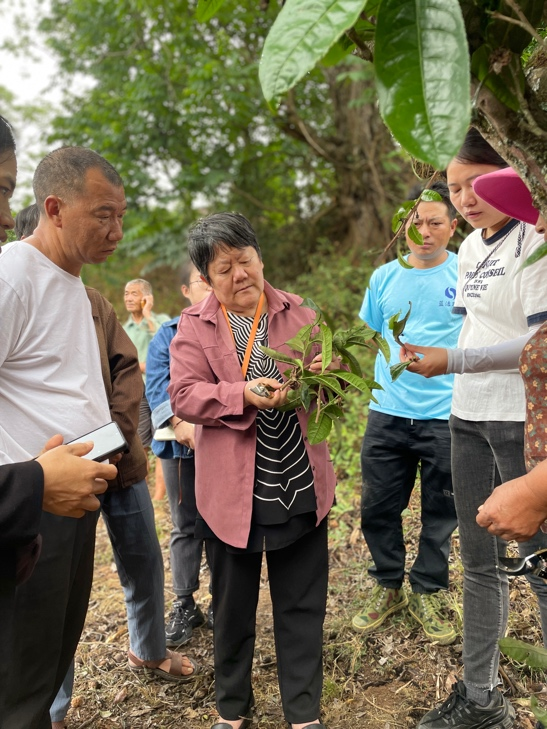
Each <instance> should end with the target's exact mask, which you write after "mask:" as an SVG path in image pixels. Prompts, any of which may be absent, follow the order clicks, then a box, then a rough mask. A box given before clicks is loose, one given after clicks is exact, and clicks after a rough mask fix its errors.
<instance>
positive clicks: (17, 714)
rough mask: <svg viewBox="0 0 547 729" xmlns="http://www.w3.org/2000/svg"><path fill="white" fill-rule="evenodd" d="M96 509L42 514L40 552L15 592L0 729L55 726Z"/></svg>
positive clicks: (86, 581) (87, 577)
mask: <svg viewBox="0 0 547 729" xmlns="http://www.w3.org/2000/svg"><path fill="white" fill-rule="evenodd" d="M97 514H98V512H93V513H91V512H87V513H86V514H85V516H83V517H82V518H81V519H71V518H70V517H62V516H54V515H53V514H48V513H46V512H43V514H42V520H41V524H40V534H41V535H42V540H43V541H42V553H41V555H40V559H39V560H38V563H37V565H36V567H35V569H34V572H33V574H32V576H31V577H30V579H29V580H28V581H27V582H25V583H24V584H23V585H20V586H19V587H18V588H17V590H16V593H15V600H14V611H13V622H12V635H11V648H12V650H11V655H10V656H9V663H8V670H9V678H8V681H7V685H6V692H5V707H4V711H3V715H2V717H1V720H0V727H1V729H51V720H50V718H49V707H50V706H51V704H52V703H53V700H54V698H55V696H56V694H57V691H58V689H59V687H60V685H61V683H62V681H63V679H64V677H65V675H66V672H67V670H68V668H69V666H70V663H71V661H72V659H73V657H74V653H75V652H76V648H77V645H78V641H79V640H80V635H81V633H82V629H83V626H84V622H85V616H86V613H87V606H88V602H89V593H90V590H91V583H92V579H93V557H94V551H95V529H96V525H97Z"/></svg>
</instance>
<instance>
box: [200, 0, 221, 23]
mask: <svg viewBox="0 0 547 729" xmlns="http://www.w3.org/2000/svg"><path fill="white" fill-rule="evenodd" d="M223 3H224V0H198V6H197V8H196V18H197V19H198V20H199V22H200V23H206V22H207V21H208V20H211V18H212V17H213V16H214V15H216V14H217V12H218V10H219V8H220V6H221V5H222V4H223Z"/></svg>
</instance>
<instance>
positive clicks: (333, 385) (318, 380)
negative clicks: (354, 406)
mask: <svg viewBox="0 0 547 729" xmlns="http://www.w3.org/2000/svg"><path fill="white" fill-rule="evenodd" d="M334 373H335V371H334V370H333V371H331V372H325V374H324V375H314V374H311V373H310V374H309V375H308V374H307V373H306V374H305V376H304V382H305V383H306V384H310V385H311V384H317V385H321V386H322V387H326V388H328V389H329V390H332V392H334V393H335V394H336V395H339V396H340V397H342V398H343V397H344V391H343V390H342V388H341V386H340V383H339V382H338V376H337V375H338V373H337V374H336V376H335V374H334ZM346 374H347V373H346ZM354 376H355V377H356V375H354ZM340 379H341V378H340Z"/></svg>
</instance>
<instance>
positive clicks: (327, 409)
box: [322, 402, 344, 418]
mask: <svg viewBox="0 0 547 729" xmlns="http://www.w3.org/2000/svg"><path fill="white" fill-rule="evenodd" d="M322 411H323V412H324V413H328V415H330V416H331V417H333V418H342V417H344V411H343V410H342V408H341V407H339V406H338V405H336V404H335V403H333V402H329V404H328V405H325V406H324V407H323V408H322Z"/></svg>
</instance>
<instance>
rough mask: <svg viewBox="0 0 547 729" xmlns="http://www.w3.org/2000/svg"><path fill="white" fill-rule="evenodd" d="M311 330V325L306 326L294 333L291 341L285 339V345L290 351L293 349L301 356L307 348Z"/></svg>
mask: <svg viewBox="0 0 547 729" xmlns="http://www.w3.org/2000/svg"><path fill="white" fill-rule="evenodd" d="M312 329H313V326H312V325H311V324H306V325H305V326H303V327H302V328H301V329H300V330H299V331H298V332H297V333H296V335H295V336H294V337H293V338H292V339H287V341H286V344H287V345H288V346H289V347H290V348H291V349H294V350H295V351H296V352H300V353H301V354H303V353H304V352H305V351H306V348H307V346H308V342H309V338H310V334H311V331H312Z"/></svg>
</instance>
